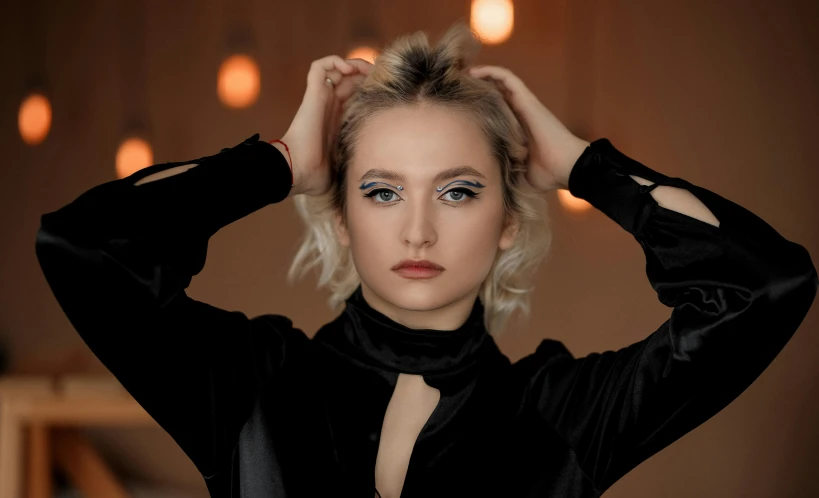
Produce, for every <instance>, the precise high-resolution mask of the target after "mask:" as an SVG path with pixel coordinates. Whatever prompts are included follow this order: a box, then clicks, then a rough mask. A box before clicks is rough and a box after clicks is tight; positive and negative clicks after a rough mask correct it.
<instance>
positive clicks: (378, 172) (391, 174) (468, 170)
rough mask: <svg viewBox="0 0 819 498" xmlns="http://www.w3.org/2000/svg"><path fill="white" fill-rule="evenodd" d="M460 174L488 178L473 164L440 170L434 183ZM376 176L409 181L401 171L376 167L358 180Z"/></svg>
mask: <svg viewBox="0 0 819 498" xmlns="http://www.w3.org/2000/svg"><path fill="white" fill-rule="evenodd" d="M459 176H477V177H479V178H484V179H485V178H486V176H484V174H483V173H481V172H480V171H478V170H476V169H475V168H473V167H471V166H456V167H454V168H449V169H445V170H443V171H441V172H439V173H438V174H437V175H435V178H433V179H432V183H438V182H442V181H444V180H449V179H452V178H456V177H459ZM375 178H380V179H383V180H392V181H395V182H403V183H406V182H407V178H406V177H405V176H404V175H402V174H401V173H396V172H395V171H390V170H388V169H380V168H374V169H371V170H369V171H367V172H366V173H364V176H362V177H361V178H360V179H359V180H358V181H359V182H363V181H364V180H371V179H375Z"/></svg>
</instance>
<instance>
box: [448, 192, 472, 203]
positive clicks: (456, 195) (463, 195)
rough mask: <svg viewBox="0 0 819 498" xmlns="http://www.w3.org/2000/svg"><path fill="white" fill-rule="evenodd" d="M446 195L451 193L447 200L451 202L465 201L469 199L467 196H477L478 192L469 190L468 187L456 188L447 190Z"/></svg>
mask: <svg viewBox="0 0 819 498" xmlns="http://www.w3.org/2000/svg"><path fill="white" fill-rule="evenodd" d="M444 195H445V196H446V195H449V196H450V198H449V199H447V200H449V201H451V202H456V203H463V202H466V201H467V198H474V197H477V195H478V194H477V193H476V192H473V191H471V190H469V189H468V188H454V189H452V190H448V191H446V192H445V193H444Z"/></svg>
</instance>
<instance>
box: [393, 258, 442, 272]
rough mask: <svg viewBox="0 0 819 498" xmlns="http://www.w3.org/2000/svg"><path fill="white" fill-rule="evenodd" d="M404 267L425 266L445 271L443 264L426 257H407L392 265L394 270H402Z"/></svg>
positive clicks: (425, 267)
mask: <svg viewBox="0 0 819 498" xmlns="http://www.w3.org/2000/svg"><path fill="white" fill-rule="evenodd" d="M402 268H424V269H429V270H438V271H443V269H444V267H443V266H441V265H439V264H437V263H433V262H432V261H429V260H426V259H405V260H403V261H401V262H400V263H398V264H397V265H395V266H393V267H392V269H393V270H400V269H402Z"/></svg>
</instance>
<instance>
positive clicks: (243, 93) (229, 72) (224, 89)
mask: <svg viewBox="0 0 819 498" xmlns="http://www.w3.org/2000/svg"><path fill="white" fill-rule="evenodd" d="M260 89H261V76H260V75H259V65H258V64H256V61H255V60H254V59H253V58H252V57H250V56H249V55H244V54H236V55H231V56H230V57H228V58H227V59H225V60H224V62H222V65H221V66H220V67H219V74H218V76H217V80H216V90H217V93H218V94H219V100H221V101H222V103H223V104H225V105H226V106H228V107H233V108H236V109H240V108H243V107H248V106H250V105H252V104H253V103H254V102H256V99H257V98H258V97H259V90H260Z"/></svg>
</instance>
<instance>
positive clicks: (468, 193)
mask: <svg viewBox="0 0 819 498" xmlns="http://www.w3.org/2000/svg"><path fill="white" fill-rule="evenodd" d="M379 192H390V193H392V194H395V195H396V196H398V194H397V193H395V191H394V190H392V189H388V188H377V189H375V190H371V191H369V192H368V193H366V194H364V197H367V198H369V199H370V201H372V203H373V204H390V203H392V202H393V201H384V202H379V201H377V200H375V196H376V195H377V194H378V193H379ZM450 192H463V193H464V195H466V197H464V198H463V200H460V201H447V202H449V203H450V204H466V203H467V202H469V201H470V200H472V199H475V198H477V197H478V195H479V194H480V192H473V191H471V190H469V189H468V188H463V187H456V188H453V189H450V190H447V191H446V192H444V193H443V194H441V195H442V196H444V195H446V194H449V193H450ZM458 207H460V206H458Z"/></svg>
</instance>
